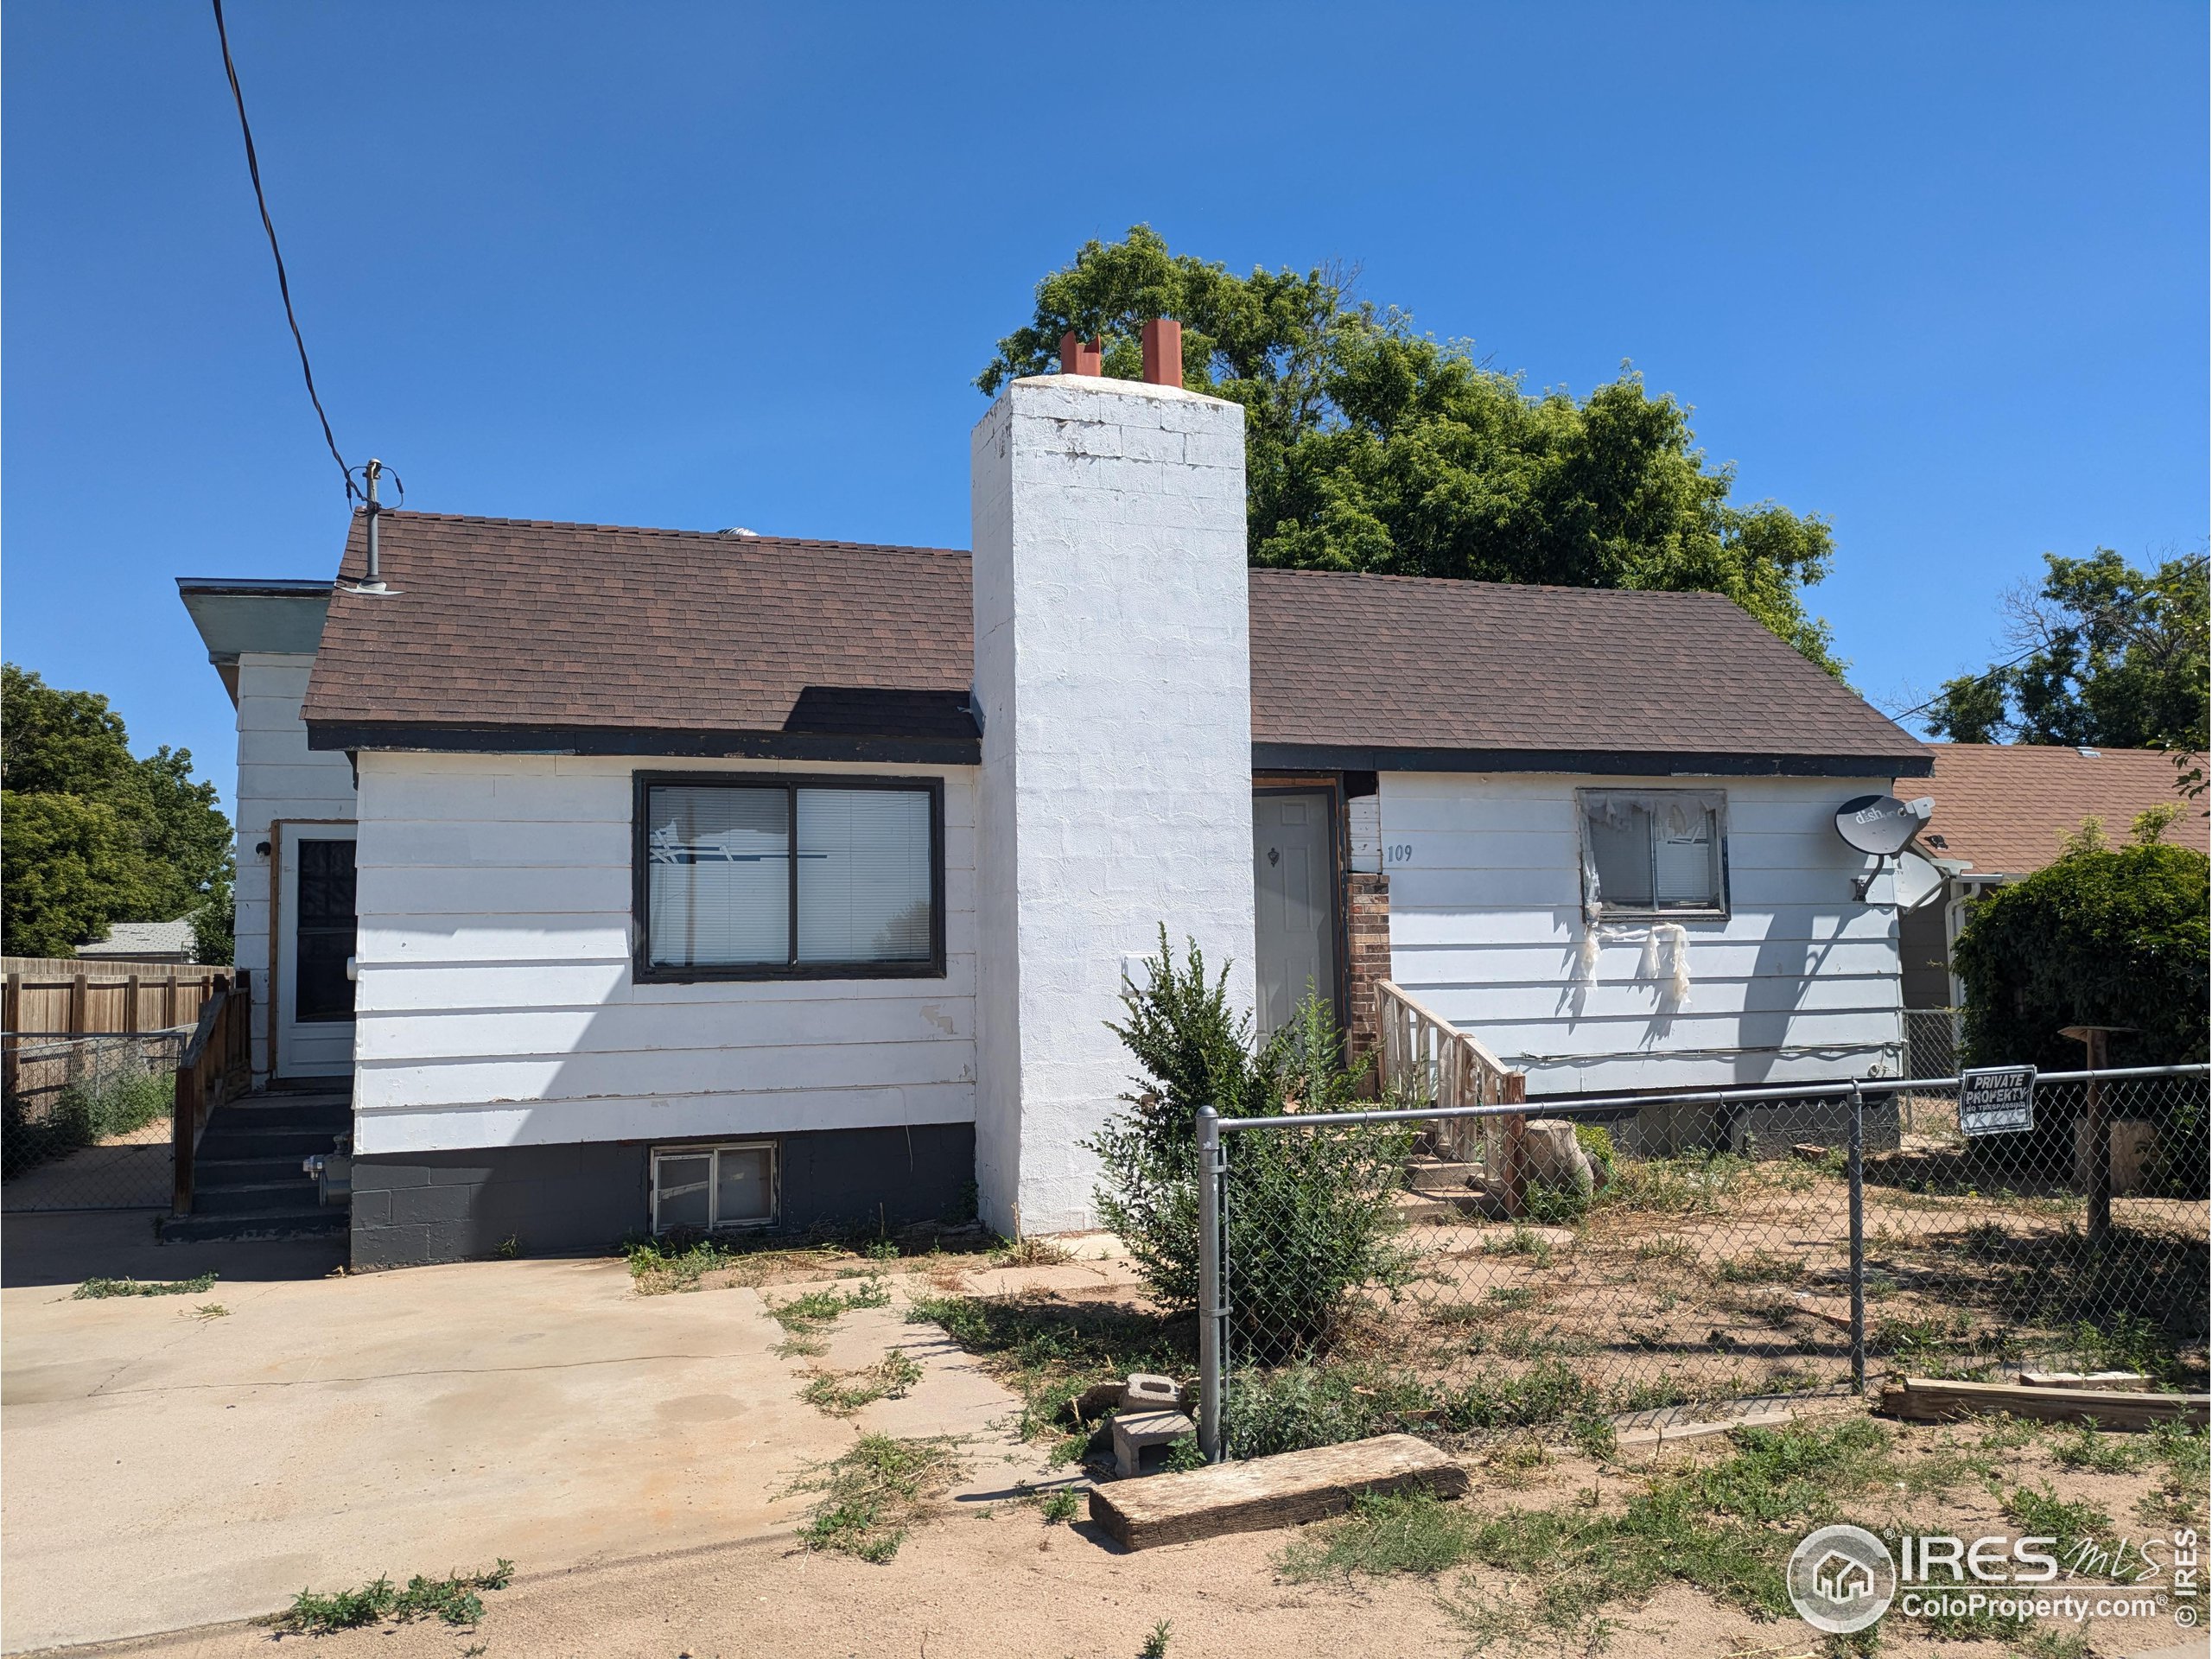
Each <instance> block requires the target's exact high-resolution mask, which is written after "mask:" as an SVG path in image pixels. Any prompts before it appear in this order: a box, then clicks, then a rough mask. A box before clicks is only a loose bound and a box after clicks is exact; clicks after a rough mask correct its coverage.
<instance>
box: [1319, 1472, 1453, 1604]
mask: <svg viewBox="0 0 2212 1659" xmlns="http://www.w3.org/2000/svg"><path fill="white" fill-rule="evenodd" d="M1477 1529H1478V1523H1477V1522H1476V1520H1475V1517H1474V1516H1473V1514H1472V1513H1471V1511H1470V1510H1468V1508H1467V1506H1466V1505H1465V1504H1464V1503H1446V1501H1445V1500H1443V1499H1441V1498H1440V1497H1437V1496H1436V1495H1435V1494H1434V1493H1433V1492H1421V1491H1414V1492H1369V1493H1363V1494H1362V1495H1361V1496H1359V1497H1355V1498H1354V1499H1353V1500H1352V1506H1351V1514H1349V1515H1347V1516H1344V1518H1343V1519H1341V1520H1339V1521H1334V1522H1329V1523H1328V1524H1327V1525H1326V1526H1325V1527H1321V1528H1319V1529H1315V1530H1314V1532H1313V1535H1311V1536H1309V1537H1303V1538H1300V1539H1299V1540H1298V1541H1297V1542H1295V1543H1294V1544H1292V1545H1291V1546H1290V1547H1289V1548H1287V1549H1286V1550H1284V1551H1283V1552H1282V1553H1281V1554H1280V1555H1279V1556H1277V1557H1276V1559H1275V1565H1276V1567H1277V1568H1278V1569H1279V1570H1280V1571H1281V1573H1282V1575H1283V1576H1284V1577H1285V1578H1287V1579H1289V1580H1292V1581H1294V1582H1300V1583H1302V1582H1310V1581H1312V1580H1316V1579H1334V1578H1345V1577H1349V1576H1350V1575H1351V1574H1352V1573H1366V1574H1368V1575H1369V1576H1370V1577H1371V1578H1383V1577H1387V1576H1388V1575H1389V1574H1391V1573H1421V1574H1424V1575H1431V1576H1433V1574H1435V1573H1442V1572H1444V1571H1446V1569H1447V1568H1450V1567H1458V1566H1459V1565H1460V1564H1461V1563H1462V1562H1465V1561H1468V1560H1472V1559H1473V1558H1474V1554H1475V1535H1476V1532H1477Z"/></svg>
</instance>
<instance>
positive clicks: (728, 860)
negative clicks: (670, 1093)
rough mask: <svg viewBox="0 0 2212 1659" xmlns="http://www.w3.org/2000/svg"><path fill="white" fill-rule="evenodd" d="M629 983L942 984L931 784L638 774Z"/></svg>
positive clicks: (939, 823) (939, 878) (940, 848)
mask: <svg viewBox="0 0 2212 1659" xmlns="http://www.w3.org/2000/svg"><path fill="white" fill-rule="evenodd" d="M636 811H637V845H636V855H635V856H636V869H635V899H634V902H635V906H636V911H637V932H638V956H637V971H638V977H639V979H641V980H694V979H851V978H865V977H886V976H902V975H903V976H912V977H916V978H928V977H935V976H942V975H943V974H944V786H943V785H941V784H940V783H939V782H938V780H937V779H903V778H897V779H893V778H869V779H842V778H834V777H815V776H808V777H799V778H763V777H760V776H757V775H753V776H742V777H737V776H731V775H729V774H727V773H723V774H715V775H712V776H700V775H697V774H683V775H677V774H660V773H642V774H640V775H639V779H638V783H637V808H636Z"/></svg>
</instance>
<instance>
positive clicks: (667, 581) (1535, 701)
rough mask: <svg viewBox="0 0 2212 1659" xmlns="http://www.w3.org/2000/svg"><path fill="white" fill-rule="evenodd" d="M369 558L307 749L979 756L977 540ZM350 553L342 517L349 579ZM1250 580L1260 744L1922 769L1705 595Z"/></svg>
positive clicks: (1613, 762) (691, 539) (315, 691)
mask: <svg viewBox="0 0 2212 1659" xmlns="http://www.w3.org/2000/svg"><path fill="white" fill-rule="evenodd" d="M382 557H383V567H384V574H385V580H386V582H388V583H389V584H390V585H391V587H392V588H395V589H397V592H396V593H394V594H387V595H384V596H380V597H378V596H371V595H368V594H357V593H351V592H348V591H346V588H344V587H343V586H342V585H341V586H340V588H339V590H338V593H337V594H336V595H335V596H334V598H333V600H332V601H331V607H330V616H329V620H328V622H327V625H326V626H325V628H324V631H323V636H322V646H321V652H320V653H319V655H318V656H317V658H316V662H315V673H314V677H313V679H312V681H311V683H310V685H309V689H308V699H307V706H306V710H305V712H306V715H307V719H308V722H309V724H310V727H311V728H314V737H315V741H316V742H317V743H318V744H319V745H320V746H321V747H376V746H377V745H378V743H399V742H401V741H403V738H404V736H405V735H407V734H412V735H413V736H414V737H415V738H416V739H417V740H420V739H422V738H423V736H424V734H425V732H426V728H427V729H428V730H435V731H442V732H444V733H445V734H447V735H446V738H445V739H444V740H442V741H445V742H446V743H447V744H448V746H450V747H498V746H500V745H499V744H494V743H493V738H494V737H499V738H500V739H501V742H502V743H503V744H505V746H512V744H513V743H516V742H524V741H528V735H529V734H532V733H534V734H537V736H538V737H539V738H541V739H543V738H544V737H545V734H546V733H547V732H548V731H549V730H551V731H553V732H556V733H562V734H570V735H573V736H576V737H578V738H579V740H580V741H593V742H594V743H596V744H597V745H599V746H600V747H612V748H616V749H624V748H626V749H629V750H632V751H634V752H638V753H653V752H672V753H685V752H687V747H688V748H690V749H696V750H699V751H701V752H704V751H707V750H710V749H714V748H715V747H717V746H718V744H720V743H721V740H722V739H724V738H727V737H728V734H775V736H776V738H777V740H778V742H779V744H780V745H781V746H782V747H781V748H780V751H779V750H778V749H777V748H776V747H774V746H766V747H760V746H756V747H759V749H760V752H762V753H771V752H784V753H794V752H803V750H802V749H795V748H794V747H792V746H793V745H795V744H798V745H803V744H804V743H805V742H807V741H814V740H820V741H824V742H828V741H851V740H853V739H856V738H880V739H885V740H897V741H900V742H904V743H906V744H907V745H909V746H910V747H911V746H912V745H915V744H921V745H923V746H925V747H927V746H929V745H932V744H934V745H938V746H951V747H940V749H939V751H938V753H941V754H942V756H943V758H946V759H951V758H957V755H956V753H955V751H956V750H957V751H960V752H962V753H967V754H970V755H972V752H973V749H974V744H975V735H976V734H975V727H974V724H973V721H972V720H971V719H970V717H969V715H968V713H967V711H966V708H965V703H966V698H967V693H968V688H969V676H970V670H971V664H972V646H971V629H972V623H971V620H970V614H969V569H968V556H967V555H966V554H964V553H961V552H957V551H953V550H946V549H940V548H904V547H867V546H855V545H852V544H849V543H836V542H812V541H794V540H788V539H784V538H779V537H733V536H721V535H715V534H710V533H707V532H702V531H664V530H629V529H620V528H615V527H611V526H603V525H588V524H539V523H534V522H530V521H524V520H515V519H500V518H449V517H446V516H442V515H439V514H432V513H419V512H391V513H387V514H386V515H385V518H384V521H383V530H382ZM361 564H362V547H361V534H360V526H359V521H358V520H357V521H356V524H355V525H354V529H353V537H352V539H351V541H350V543H349V544H348V547H347V550H346V558H345V562H344V565H343V567H342V570H341V575H343V576H344V577H346V578H347V579H358V577H359V574H360V570H361ZM1251 596H1252V610H1251V618H1252V691H1253V738H1254V743H1255V757H1256V758H1257V759H1258V760H1260V762H1261V763H1262V764H1264V765H1270V766H1294V765H1299V764H1301V763H1303V764H1306V765H1313V766H1345V767H1360V768H1364V767H1370V766H1377V765H1391V764H1398V765H1408V764H1415V763H1418V762H1419V760H1421V757H1422V756H1424V755H1426V756H1428V757H1431V758H1432V760H1436V761H1437V763H1439V764H1457V765H1463V766H1464V765H1467V764H1470V763H1471V757H1474V756H1479V757H1482V758H1483V759H1484V764H1496V765H1498V766H1515V765H1518V766H1541V765H1552V766H1559V767H1561V768H1564V769H1574V770H1582V769H1598V770H1605V769H1610V770H1614V771H1631V770H1649V769H1652V768H1653V767H1654V766H1663V765H1665V764H1667V763H1674V764H1675V765H1676V766H1677V767H1678V769H1681V770H1699V769H1729V768H1728V767H1726V766H1722V763H1723V762H1729V763H1740V764H1741V765H1743V766H1748V767H1749V768H1750V769H1754V770H1768V771H1793V770H1812V771H1819V770H1829V771H1839V770H1840V771H1846V772H1860V773H1863V772H1873V773H1877V774H1879V773H1884V772H1893V773H1898V774H1904V775H1910V774H1911V773H1912V772H1916V771H1919V770H1923V769H1924V764H1925V763H1924V762H1923V761H1922V760H1920V758H1919V757H1920V753H1921V747H1920V745H1918V744H1917V743H1916V742H1914V741H1913V740H1912V739H1911V738H1910V737H1908V736H1907V735H1906V734H1904V732H1902V731H1900V730H1899V729H1898V728H1897V727H1895V726H1893V725H1891V723H1890V722H1889V721H1886V720H1885V719H1884V718H1883V717H1882V716H1881V715H1878V714H1876V713H1875V712H1874V711H1873V710H1872V709H1870V708H1868V707H1867V706H1866V703H1864V702H1861V701H1859V698H1858V697H1857V696H1854V695H1853V693H1852V692H1851V691H1850V690H1848V689H1847V687H1845V686H1843V685H1842V684H1840V683H1838V682H1837V681H1835V680H1834V679H1832V678H1831V677H1828V676H1827V675H1826V674H1823V673H1821V671H1819V670H1818V669H1816V668H1815V667H1814V666H1813V665H1812V664H1809V663H1808V662H1807V661H1805V659H1804V658H1802V657H1800V656H1799V655H1797V653H1796V652H1794V651H1791V650H1790V649H1789V647H1788V646H1787V645H1783V643H1782V642H1781V641H1780V640H1778V639H1776V638H1775V637H1774V636H1773V635H1772V634H1770V633H1769V632H1767V631H1766V630H1765V629H1764V628H1762V627H1760V626H1758V624H1757V623H1756V622H1753V621H1752V620H1751V619H1750V618H1749V617H1748V616H1746V615H1745V613H1743V612H1742V611H1740V610H1738V608H1737V607H1735V606H1734V605H1732V604H1731V603H1729V602H1728V601H1726V599H1723V598H1720V597H1719V596H1718V595H1714V594H1650V593H1616V592H1600V591H1593V590H1591V589H1586V588H1532V587H1513V586H1505V585H1500V584H1496V583H1487V582H1440V581H1428V580H1421V579H1418V578H1411V577H1394V576H1362V575H1336V574H1332V573H1326V572H1318V571H1285V570H1255V571H1254V572H1253V573H1252V585H1251ZM625 734H626V735H625ZM547 743H548V746H550V740H547ZM823 752H824V753H828V752H829V751H828V750H824V751H823ZM883 752H885V753H887V752H888V751H883ZM1446 756H1450V757H1453V759H1452V760H1442V759H1441V758H1442V757H1446Z"/></svg>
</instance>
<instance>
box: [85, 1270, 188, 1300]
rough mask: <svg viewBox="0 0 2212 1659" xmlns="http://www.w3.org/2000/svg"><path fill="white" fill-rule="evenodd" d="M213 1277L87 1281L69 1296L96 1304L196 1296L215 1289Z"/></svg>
mask: <svg viewBox="0 0 2212 1659" xmlns="http://www.w3.org/2000/svg"><path fill="white" fill-rule="evenodd" d="M214 1284H215V1275H214V1274H212V1273H203V1274H199V1275H197V1276H196V1277H194V1278H191V1279H87V1280H86V1281H85V1282H84V1283H83V1284H81V1285H79V1286H78V1287H77V1288H76V1289H74V1290H73V1291H71V1292H70V1293H69V1300H72V1301H74V1302H90V1301H98V1300H100V1299H102V1298H104V1297H108V1296H197V1295H200V1294H202V1293H203V1292H205V1291H207V1290H211V1289H213V1287H214Z"/></svg>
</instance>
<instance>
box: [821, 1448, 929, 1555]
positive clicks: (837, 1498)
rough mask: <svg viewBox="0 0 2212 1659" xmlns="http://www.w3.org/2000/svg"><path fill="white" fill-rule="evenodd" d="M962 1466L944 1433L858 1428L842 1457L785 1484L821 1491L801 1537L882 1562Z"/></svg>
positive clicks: (827, 1548)
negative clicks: (924, 1436)
mask: <svg viewBox="0 0 2212 1659" xmlns="http://www.w3.org/2000/svg"><path fill="white" fill-rule="evenodd" d="M963 1472H964V1471H963V1467H962V1465H961V1461H960V1458H959V1454H958V1452H957V1447H956V1446H955V1444H954V1442H953V1441H951V1440H946V1439H943V1438H938V1439H934V1440H894V1439H893V1438H892V1437H891V1436H890V1435H888V1434H864V1435H862V1436H861V1439H860V1440H859V1442H858V1444H856V1445H855V1446H854V1447H853V1449H852V1450H851V1451H849V1452H846V1453H845V1454H844V1456H842V1457H841V1458H837V1459H833V1460H832V1461H830V1462H829V1463H825V1464H822V1465H817V1467H815V1468H813V1469H811V1470H810V1471H807V1473H806V1474H804V1476H802V1477H801V1478H799V1479H798V1481H796V1482H794V1483H793V1484H791V1487H790V1488H789V1489H788V1491H791V1492H812V1493H815V1494H817V1497H818V1498H819V1501H818V1502H817V1503H816V1504H815V1506H814V1509H813V1510H812V1512H811V1513H810V1515H809V1516H808V1519H807V1523H806V1525H805V1526H804V1527H803V1528H801V1529H799V1535H798V1536H799V1541H800V1542H801V1543H802V1544H804V1546H805V1547H806V1548H809V1549H815V1550H832V1551H835V1552H836V1553H837V1554H842V1555H851V1556H854V1557H855V1558H856V1559H858V1560H863V1561H868V1562H873V1563H875V1564H877V1565H880V1564H881V1563H883V1562H885V1561H887V1560H890V1559H891V1558H892V1557H893V1556H894V1555H896V1554H898V1553H899V1545H900V1544H902V1543H904V1542H905V1541H906V1532H907V1529H909V1528H910V1527H912V1525H913V1524H914V1522H917V1521H918V1520H919V1519H921V1517H922V1516H924V1515H925V1514H927V1513H928V1511H929V1510H930V1508H931V1505H932V1504H933V1503H935V1502H936V1501H937V1500H938V1498H940V1497H944V1494H945V1492H946V1491H947V1490H948V1489H950V1486H951V1484H952V1483H953V1482H954V1481H956V1480H957V1479H959V1478H960V1477H961V1475H962V1474H963Z"/></svg>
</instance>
